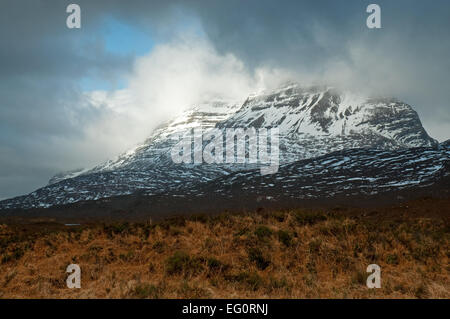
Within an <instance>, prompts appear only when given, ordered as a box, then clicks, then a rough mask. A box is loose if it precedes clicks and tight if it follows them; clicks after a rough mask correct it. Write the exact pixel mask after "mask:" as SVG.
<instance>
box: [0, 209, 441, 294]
mask: <svg viewBox="0 0 450 319" xmlns="http://www.w3.org/2000/svg"><path fill="white" fill-rule="evenodd" d="M396 209H397V213H396V214H393V215H392V217H390V218H387V217H386V216H381V215H380V214H378V213H377V212H376V211H375V212H370V211H369V213H368V212H367V211H362V210H361V211H359V212H357V213H352V214H347V213H346V212H345V210H344V209H334V210H330V211H317V210H316V211H306V210H304V211H303V210H291V211H280V212H270V213H269V212H259V213H249V214H239V215H232V214H222V215H218V216H204V215H198V216H191V217H187V218H184V217H176V218H171V219H167V220H165V221H162V222H158V223H152V222H151V221H148V222H146V223H117V224H92V225H85V226H80V227H65V228H64V227H63V226H55V225H53V226H52V225H51V224H48V223H47V224H40V225H38V226H39V227H37V225H33V227H30V226H29V225H14V224H8V225H6V224H3V225H1V226H0V297H1V298H450V280H449V270H450V266H449V264H448V259H449V256H450V250H449V219H448V214H443V215H442V214H441V215H440V216H435V215H434V216H432V217H429V216H428V217H427V216H414V214H408V211H409V210H411V208H410V207H408V206H404V207H403V206H402V207H400V208H396ZM72 263H74V264H78V265H80V267H81V271H82V273H81V286H82V288H81V289H68V288H67V286H66V278H67V276H68V274H67V273H66V267H67V266H68V265H69V264H72ZM373 263H375V264H378V265H380V266H381V280H382V288H381V289H368V288H367V286H366V278H367V276H368V275H369V274H368V273H366V268H367V266H368V265H369V264H373Z"/></svg>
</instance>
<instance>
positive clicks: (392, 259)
mask: <svg viewBox="0 0 450 319" xmlns="http://www.w3.org/2000/svg"><path fill="white" fill-rule="evenodd" d="M386 263H387V264H389V265H398V256H397V255H396V254H391V255H388V256H387V257H386Z"/></svg>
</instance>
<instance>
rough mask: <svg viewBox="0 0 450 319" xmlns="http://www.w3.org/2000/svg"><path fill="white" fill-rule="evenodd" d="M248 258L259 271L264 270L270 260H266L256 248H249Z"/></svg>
mask: <svg viewBox="0 0 450 319" xmlns="http://www.w3.org/2000/svg"><path fill="white" fill-rule="evenodd" d="M248 258H249V260H250V261H251V262H254V263H255V264H256V267H258V268H259V269H261V270H264V269H266V268H267V267H269V265H270V260H268V259H266V258H265V257H264V256H263V254H262V252H261V250H259V249H258V248H251V249H250V250H249V251H248Z"/></svg>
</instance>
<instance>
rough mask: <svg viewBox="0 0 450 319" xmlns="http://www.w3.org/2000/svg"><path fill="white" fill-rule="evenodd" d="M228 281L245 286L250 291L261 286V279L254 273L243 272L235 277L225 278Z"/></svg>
mask: <svg viewBox="0 0 450 319" xmlns="http://www.w3.org/2000/svg"><path fill="white" fill-rule="evenodd" d="M225 279H226V280H228V281H234V282H238V283H241V284H245V285H246V286H248V287H249V288H250V289H251V290H253V291H255V290H258V288H260V287H261V286H262V285H263V279H262V278H261V276H259V275H258V274H257V273H256V272H250V273H249V272H247V271H243V272H240V273H238V274H236V275H228V276H226V277H225Z"/></svg>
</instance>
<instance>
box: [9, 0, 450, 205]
mask: <svg viewBox="0 0 450 319" xmlns="http://www.w3.org/2000/svg"><path fill="white" fill-rule="evenodd" d="M70 3H76V4H78V5H79V6H80V7H81V28H80V29H69V28H67V26H66V19H67V16H68V15H69V14H68V13H66V7H67V5H69V4H70ZM370 3H376V4H378V5H379V6H380V7H381V21H382V22H381V23H382V28H381V29H368V28H367V26H366V19H367V16H368V15H369V14H368V13H367V12H366V7H367V6H368V5H369V4H370ZM449 16H450V2H449V1H448V0H434V1H432V2H430V1H424V0H396V1H393V0H391V1H387V0H385V1H379V0H373V2H368V1H363V0H346V1H335V0H315V1H301V0H292V1H289V0H281V1H273V0H272V1H268V0H246V1H237V0H227V1H224V0H222V1H214V0H212V1H211V0H210V1H204V0H203V1H200V0H196V1H190V0H183V1H176V0H173V1H151V0H130V1H121V0H110V1H101V0H71V1H65V0H36V1H24V0H2V1H1V2H0V199H3V198H9V197H13V196H18V195H22V194H26V193H29V192H31V191H33V190H35V189H37V188H39V187H41V186H44V185H45V184H46V183H47V182H48V180H49V179H50V178H51V177H52V176H53V175H54V174H56V173H58V172H61V171H66V170H72V169H77V168H84V167H90V166H93V165H96V164H99V163H101V162H103V161H105V160H107V159H110V158H112V157H114V156H116V155H118V154H119V153H121V152H123V151H126V150H127V149H128V148H131V147H133V146H134V145H136V144H138V143H139V142H141V141H143V140H144V139H145V138H146V137H147V136H148V135H149V134H150V133H151V131H152V130H153V129H154V127H155V126H156V125H158V124H159V123H160V122H161V121H163V120H166V119H168V118H170V117H171V116H173V115H174V114H176V113H177V112H179V111H180V110H181V109H182V108H184V107H186V106H189V105H190V104H192V103H196V102H198V101H201V100H204V99H208V98H210V97H211V96H216V95H220V96H224V97H225V98H229V99H241V98H245V96H246V95H248V94H249V93H251V92H252V90H257V89H259V88H260V87H265V86H271V85H276V84H277V83H279V82H280V81H283V80H286V79H288V78H293V79H295V80H297V81H299V82H301V83H304V84H306V85H307V84H313V83H322V84H330V85H334V86H337V87H341V88H343V89H351V90H356V91H361V92H364V93H367V94H375V95H389V96H395V97H397V98H399V99H401V100H403V101H404V102H406V103H408V104H410V105H412V106H413V108H414V109H415V110H416V111H417V112H418V113H419V116H420V118H421V120H422V122H423V124H424V127H425V129H426V130H427V131H428V133H429V134H430V135H431V136H432V137H434V138H436V139H438V140H439V141H444V140H447V139H449V138H450V125H449V122H450V105H449V101H450V85H449V80H450V79H449V77H450V59H449V58H448V57H449V56H450V34H449V30H450V19H449V18H448V17H449Z"/></svg>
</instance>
